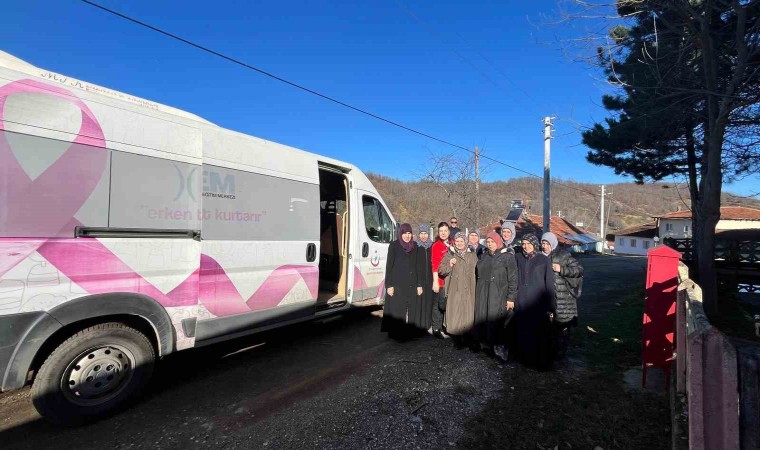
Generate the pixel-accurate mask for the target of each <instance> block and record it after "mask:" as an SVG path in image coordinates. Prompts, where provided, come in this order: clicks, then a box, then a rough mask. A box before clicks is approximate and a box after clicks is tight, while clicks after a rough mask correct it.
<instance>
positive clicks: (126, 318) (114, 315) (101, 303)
mask: <svg viewBox="0 0 760 450" xmlns="http://www.w3.org/2000/svg"><path fill="white" fill-rule="evenodd" d="M48 314H50V316H51V317H53V318H54V319H55V320H57V321H58V322H60V324H61V325H63V327H64V328H68V327H70V326H75V328H78V329H76V330H73V333H76V332H77V331H79V330H81V329H84V328H86V327H87V326H90V325H93V324H96V323H103V322H113V321H116V322H119V321H121V322H123V323H125V324H127V325H130V326H132V327H133V328H136V329H138V330H140V331H142V332H143V333H145V334H146V335H147V336H148V338H149V339H150V340H151V342H152V343H153V345H154V347H155V350H156V351H157V352H158V356H159V357H163V356H166V355H168V354H169V353H172V352H173V351H174V342H175V335H174V328H173V326H172V323H171V319H170V318H169V314H167V312H166V309H164V307H163V306H162V305H161V304H160V303H158V302H157V301H156V300H154V299H152V298H151V297H148V296H147V295H143V294H134V293H120V292H114V293H107V294H98V295H89V296H86V297H80V298H77V299H75V300H72V301H70V302H66V303H64V304H62V305H60V306H58V307H56V308H53V309H51V310H50V311H48ZM120 319H121V320H120ZM77 324H79V326H77ZM146 325H147V326H148V327H149V328H150V330H148V329H146V328H145V327H146ZM73 333H72V334H73ZM64 339H65V338H64Z"/></svg>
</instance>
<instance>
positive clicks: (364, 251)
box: [362, 242, 369, 258]
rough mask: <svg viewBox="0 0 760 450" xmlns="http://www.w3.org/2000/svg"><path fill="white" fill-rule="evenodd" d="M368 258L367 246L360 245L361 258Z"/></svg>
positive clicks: (365, 244)
mask: <svg viewBox="0 0 760 450" xmlns="http://www.w3.org/2000/svg"><path fill="white" fill-rule="evenodd" d="M367 256H369V244H367V243H366V242H365V243H364V244H362V258H366V257H367Z"/></svg>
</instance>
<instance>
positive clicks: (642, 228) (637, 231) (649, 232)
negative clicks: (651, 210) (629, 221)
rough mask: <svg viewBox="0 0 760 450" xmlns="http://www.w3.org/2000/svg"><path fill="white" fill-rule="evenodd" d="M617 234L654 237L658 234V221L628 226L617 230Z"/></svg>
mask: <svg viewBox="0 0 760 450" xmlns="http://www.w3.org/2000/svg"><path fill="white" fill-rule="evenodd" d="M615 236H634V237H643V238H653V237H655V236H657V223H656V222H647V223H645V224H641V225H636V226H633V227H628V228H625V229H622V230H620V231H616V232H615Z"/></svg>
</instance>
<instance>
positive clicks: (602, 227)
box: [599, 185, 605, 242]
mask: <svg viewBox="0 0 760 450" xmlns="http://www.w3.org/2000/svg"><path fill="white" fill-rule="evenodd" d="M599 211H600V213H599V230H600V232H599V233H600V234H601V238H602V242H604V239H605V237H604V225H605V223H604V185H602V204H601V206H600V208H599Z"/></svg>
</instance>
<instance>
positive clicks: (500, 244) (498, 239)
mask: <svg viewBox="0 0 760 450" xmlns="http://www.w3.org/2000/svg"><path fill="white" fill-rule="evenodd" d="M488 239H493V241H494V242H495V243H496V250H499V249H501V248H504V241H503V240H502V239H501V236H499V233H497V232H495V231H492V232H490V233H488V236H486V240H488Z"/></svg>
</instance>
